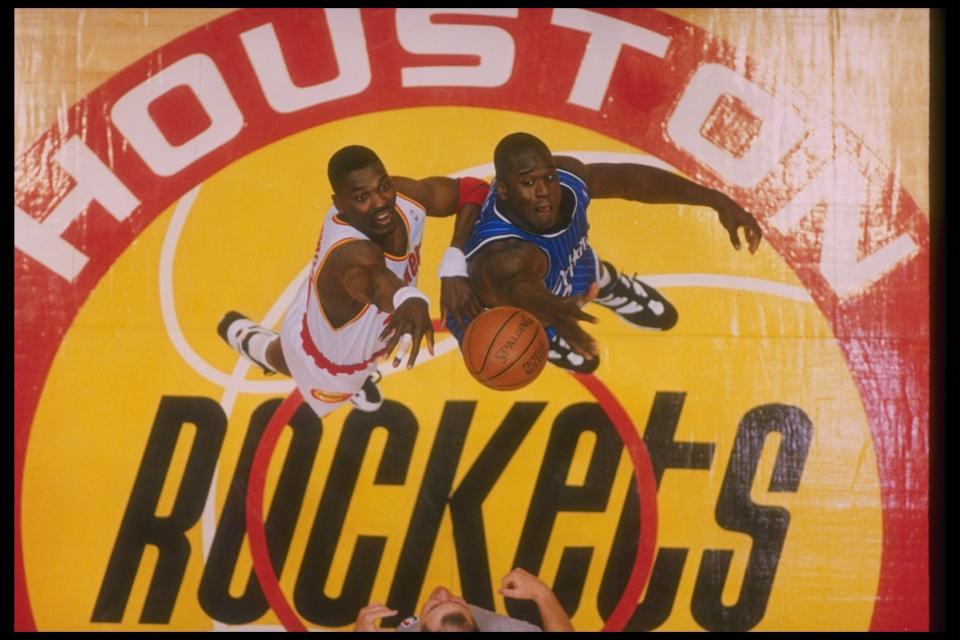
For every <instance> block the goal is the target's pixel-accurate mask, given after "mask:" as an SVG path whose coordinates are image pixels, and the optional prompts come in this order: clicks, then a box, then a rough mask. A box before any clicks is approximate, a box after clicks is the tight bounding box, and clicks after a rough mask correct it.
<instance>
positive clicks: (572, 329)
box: [470, 239, 597, 359]
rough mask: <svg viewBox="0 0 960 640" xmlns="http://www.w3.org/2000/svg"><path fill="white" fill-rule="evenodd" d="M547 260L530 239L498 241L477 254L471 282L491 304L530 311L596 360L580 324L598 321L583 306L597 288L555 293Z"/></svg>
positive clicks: (592, 345) (593, 346)
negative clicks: (586, 291)
mask: <svg viewBox="0 0 960 640" xmlns="http://www.w3.org/2000/svg"><path fill="white" fill-rule="evenodd" d="M546 260H547V258H546V255H544V253H543V252H542V251H540V249H538V248H537V247H536V246H534V245H533V244H530V243H529V242H524V241H522V240H514V239H510V240H498V241H496V242H492V243H490V244H489V245H487V246H485V247H484V248H483V249H481V250H480V251H479V252H478V253H477V255H476V257H475V258H474V260H473V263H472V264H471V266H470V281H471V283H472V284H473V288H474V290H475V291H476V292H477V295H479V296H480V299H481V301H482V302H483V303H484V304H486V305H487V306H488V307H495V306H503V305H509V306H512V307H519V308H521V309H524V310H526V311H529V312H530V313H532V314H533V315H534V316H535V317H536V318H537V319H538V320H540V322H541V323H543V324H544V325H550V326H552V327H553V328H554V329H556V331H557V333H558V334H560V336H561V337H562V338H563V339H564V340H566V341H567V342H568V343H569V344H570V346H571V348H572V349H573V350H574V352H576V353H578V354H580V355H581V356H583V357H584V358H587V359H593V358H594V357H596V355H597V343H596V341H594V339H593V338H592V337H591V336H590V335H589V334H588V333H587V332H586V331H584V330H583V329H581V328H580V325H579V324H578V323H579V322H581V321H586V322H596V321H597V319H596V318H595V317H593V316H592V315H590V314H589V313H586V312H584V311H583V310H582V309H581V307H582V306H583V305H584V304H586V303H587V302H588V301H589V300H590V298H591V297H592V296H593V295H594V294H595V293H596V290H595V289H593V290H591V293H590V294H587V295H577V296H567V297H564V296H555V295H553V294H552V293H550V291H549V290H547V287H546V285H545V284H544V282H543V274H544V273H546V269H547V263H546Z"/></svg>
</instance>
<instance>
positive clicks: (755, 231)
mask: <svg viewBox="0 0 960 640" xmlns="http://www.w3.org/2000/svg"><path fill="white" fill-rule="evenodd" d="M715 208H716V210H717V214H718V215H719V216H720V224H722V225H723V228H724V229H726V230H727V233H728V234H730V242H731V244H733V248H734V249H736V250H737V251H739V250H740V235H739V230H740V228H741V227H742V228H743V235H744V238H745V239H746V241H747V248H748V249H749V250H750V253H751V254H752V253H755V252H756V250H757V247H759V246H760V239H761V238H762V237H763V231H761V229H760V225H759V224H758V223H757V220H756V218H754V217H753V216H752V215H750V213H749V212H747V210H746V209H744V208H743V207H741V206H740V205H739V204H737V203H736V202H734V201H733V200H731V199H730V198H727V197H724V198H723V199H722V202H721V204H720V205H718V206H717V207H715Z"/></svg>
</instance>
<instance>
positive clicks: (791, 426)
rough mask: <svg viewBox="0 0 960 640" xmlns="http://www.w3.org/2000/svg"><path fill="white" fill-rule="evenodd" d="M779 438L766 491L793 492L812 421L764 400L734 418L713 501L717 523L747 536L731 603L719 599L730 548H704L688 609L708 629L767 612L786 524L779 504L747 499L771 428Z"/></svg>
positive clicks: (737, 624) (740, 625) (737, 625)
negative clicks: (739, 580) (717, 494)
mask: <svg viewBox="0 0 960 640" xmlns="http://www.w3.org/2000/svg"><path fill="white" fill-rule="evenodd" d="M774 431H776V432H779V433H780V434H781V436H782V441H781V443H780V450H779V452H778V454H777V461H776V465H775V466H774V469H773V474H772V477H771V479H770V484H769V488H768V491H770V492H774V491H776V492H782V491H791V492H795V491H796V490H797V488H798V487H799V485H800V476H801V475H802V473H803V467H804V465H805V463H806V460H807V453H808V451H809V449H810V441H811V439H812V437H813V425H812V423H811V422H810V418H808V417H807V415H806V414H805V413H804V412H803V411H801V410H800V409H799V408H797V407H791V406H788V405H781V404H769V405H763V406H760V407H756V408H755V409H752V410H750V411H749V412H748V413H747V414H746V415H745V416H744V417H743V420H741V421H740V426H739V428H738V429H737V435H736V438H735V440H734V443H733V451H732V453H731V454H730V463H729V465H728V467H727V471H726V473H725V474H724V478H723V485H722V486H721V488H720V497H719V499H718V500H717V510H716V517H717V524H719V525H720V526H721V527H723V528H724V529H727V530H729V531H739V532H742V533H746V534H748V535H750V537H751V538H753V546H752V548H751V549H750V556H749V558H748V560H747V568H746V573H745V575H744V578H743V586H742V587H741V589H740V595H739V597H738V598H737V601H736V603H734V604H733V605H731V606H726V605H724V604H723V602H722V601H721V595H722V592H723V585H724V583H725V582H726V580H727V574H728V572H729V570H730V561H731V559H732V557H733V552H732V551H730V550H727V549H708V550H706V551H704V552H703V561H702V563H701V565H700V571H699V573H698V574H697V582H696V585H695V586H694V590H693V601H692V603H691V612H692V613H693V617H694V619H695V620H696V621H697V622H699V623H700V624H701V625H703V627H704V628H705V629H707V630H710V631H746V630H748V629H751V628H753V627H754V626H756V624H757V623H758V622H760V620H761V619H762V618H763V615H764V613H765V612H766V610H767V602H768V600H769V598H770V590H771V588H772V586H773V579H774V576H775V575H776V572H777V564H778V563H779V562H780V552H781V551H782V549H783V541H784V539H785V538H786V535H787V528H788V527H789V525H790V513H789V512H788V511H787V510H786V509H784V508H782V507H772V506H760V505H757V504H755V503H754V502H753V501H752V500H751V499H750V487H751V486H752V485H753V481H754V476H755V475H756V472H757V466H758V464H759V462H760V454H761V452H762V451H763V443H764V441H765V440H766V439H767V436H768V435H769V434H770V433H772V432H774Z"/></svg>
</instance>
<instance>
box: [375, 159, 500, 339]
mask: <svg viewBox="0 0 960 640" xmlns="http://www.w3.org/2000/svg"><path fill="white" fill-rule="evenodd" d="M394 184H396V186H397V188H398V189H399V190H400V191H401V192H402V193H407V194H408V195H409V196H410V197H411V198H414V199H415V200H416V201H417V202H419V203H420V204H422V205H423V206H424V209H425V210H426V212H427V215H429V216H436V217H446V216H449V215H450V214H451V213H456V220H455V221H454V227H453V237H452V238H451V239H450V246H449V247H448V248H447V250H446V251H444V253H443V257H442V259H441V261H440V269H439V276H440V313H441V317H440V321H441V323H446V320H447V317H448V316H450V317H451V318H453V319H454V321H455V322H457V323H459V324H461V325H462V326H464V327H465V326H466V325H467V324H468V323H469V322H470V320H471V319H473V318H474V317H475V316H476V315H477V314H479V313H480V312H481V311H483V305H481V304H480V300H479V299H478V298H477V296H476V294H475V293H474V291H473V288H472V287H471V286H470V282H469V280H468V279H467V260H466V258H465V257H464V255H463V247H464V246H465V245H466V243H467V239H468V238H469V237H470V232H471V231H472V230H473V224H474V222H475V221H476V219H477V216H478V215H479V213H480V205H481V204H483V200H484V198H485V197H486V195H487V192H488V191H489V190H490V185H489V184H487V183H486V182H485V181H483V180H479V179H477V178H469V177H465V178H459V179H454V178H446V177H433V178H424V179H423V180H413V179H411V178H403V177H395V178H394Z"/></svg>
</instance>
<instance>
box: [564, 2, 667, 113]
mask: <svg viewBox="0 0 960 640" xmlns="http://www.w3.org/2000/svg"><path fill="white" fill-rule="evenodd" d="M551 21H552V22H553V24H555V25H558V26H561V27H566V28H568V29H575V30H577V31H585V32H587V33H589V34H590V39H589V40H588V41H587V48H586V50H585V51H584V52H583V58H582V59H581V60H580V70H579V71H577V79H576V81H574V83H573V89H572V90H571V91H570V97H569V98H567V102H570V103H572V104H576V105H580V106H581V107H586V108H587V109H593V110H594V111H599V110H600V106H601V105H602V104H603V97H604V96H605V95H606V94H607V88H608V87H609V86H610V79H611V78H612V77H613V70H614V69H615V68H616V66H617V61H618V60H619V59H620V49H621V48H622V47H623V45H629V46H631V47H633V48H634V49H639V50H640V51H645V52H646V53H649V54H651V55H654V56H656V57H658V58H661V59H662V58H664V57H665V56H666V55H667V47H669V46H670V38H668V37H667V36H664V35H661V34H659V33H657V32H655V31H651V30H649V29H644V28H643V27H638V26H636V25H633V24H630V23H628V22H624V21H623V20H617V19H616V18H610V17H608V16H605V15H602V14H599V13H595V12H593V11H586V10H584V9H554V10H553V18H552V20H551Z"/></svg>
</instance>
